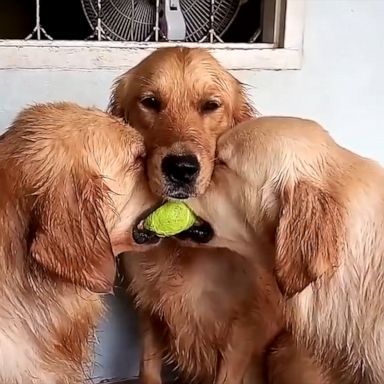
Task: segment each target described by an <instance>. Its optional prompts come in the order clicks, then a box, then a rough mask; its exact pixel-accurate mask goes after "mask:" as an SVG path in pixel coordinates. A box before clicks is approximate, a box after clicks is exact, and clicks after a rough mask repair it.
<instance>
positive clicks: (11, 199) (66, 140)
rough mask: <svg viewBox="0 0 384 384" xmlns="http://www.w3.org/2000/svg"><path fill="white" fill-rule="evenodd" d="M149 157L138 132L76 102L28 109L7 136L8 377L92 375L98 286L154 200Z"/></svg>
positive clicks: (3, 299)
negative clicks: (146, 170)
mask: <svg viewBox="0 0 384 384" xmlns="http://www.w3.org/2000/svg"><path fill="white" fill-rule="evenodd" d="M144 155H145V148H144V143H143V140H142V138H141V136H140V135H139V134H138V133H137V132H136V131H134V130H133V129H131V128H129V127H127V126H125V125H124V124H122V122H120V121H119V120H118V119H116V118H115V117H110V116H108V115H107V114H105V113H103V112H101V111H98V110H95V109H86V108H82V107H80V106H77V105H75V104H71V103H47V104H38V105H34V106H31V107H28V108H26V109H24V110H23V111H21V112H20V113H19V115H18V116H17V117H16V119H15V120H14V121H13V123H12V125H11V127H10V128H9V129H8V130H7V131H6V133H4V134H3V135H2V136H1V137H0V177H1V187H0V189H1V194H0V222H1V231H0V292H1V295H0V382H1V383H12V384H25V383H28V384H29V383H30V384H37V383H44V384H69V383H70V384H73V383H82V382H84V380H86V379H89V374H90V371H89V368H90V367H89V363H90V356H91V354H90V352H91V346H92V344H91V342H92V339H93V338H92V336H93V332H94V330H95V327H96V326H97V323H98V320H99V318H100V316H101V314H102V312H103V305H102V301H101V298H100V295H98V293H104V292H105V293H108V292H111V291H112V289H113V286H114V279H115V255H117V254H118V253H120V252H122V251H126V250H130V249H138V247H137V246H136V244H135V241H134V239H133V237H132V235H131V232H132V228H133V227H134V226H133V224H134V220H135V218H136V217H137V215H139V213H140V212H141V211H142V210H143V209H147V208H149V207H151V206H152V205H153V204H154V203H155V202H156V199H155V198H154V197H153V195H151V193H150V191H149V190H148V187H147V184H146V181H145V175H144V166H143V156H144ZM152 240H153V239H152Z"/></svg>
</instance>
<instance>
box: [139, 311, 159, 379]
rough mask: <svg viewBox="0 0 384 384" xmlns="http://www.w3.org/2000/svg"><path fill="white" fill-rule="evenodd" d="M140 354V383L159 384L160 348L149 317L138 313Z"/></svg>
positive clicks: (154, 328)
mask: <svg viewBox="0 0 384 384" xmlns="http://www.w3.org/2000/svg"><path fill="white" fill-rule="evenodd" d="M139 316H140V332H141V340H142V352H141V360H140V383H141V384H161V383H162V379H161V368H162V347H161V342H160V338H159V335H158V334H157V332H156V327H155V324H154V323H153V321H152V320H151V317H150V316H149V315H147V314H145V313H140V314H139Z"/></svg>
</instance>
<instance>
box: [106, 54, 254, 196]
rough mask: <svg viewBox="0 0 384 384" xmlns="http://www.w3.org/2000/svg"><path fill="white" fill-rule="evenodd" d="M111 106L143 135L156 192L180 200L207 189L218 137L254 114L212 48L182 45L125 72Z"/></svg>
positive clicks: (238, 84)
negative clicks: (192, 47)
mask: <svg viewBox="0 0 384 384" xmlns="http://www.w3.org/2000/svg"><path fill="white" fill-rule="evenodd" d="M109 110H110V112H111V113H112V114H114V115H116V116H119V117H122V118H124V119H125V121H126V122H129V123H130V124H131V125H132V126H133V127H134V128H136V129H138V130H139V131H140V132H141V133H142V134H143V135H144V138H145V143H146V147H147V151H148V174H149V180H150V186H151V189H152V191H153V192H154V193H156V194H158V195H162V196H165V197H171V198H176V199H185V198H188V197H190V196H195V195H199V194H201V193H203V192H204V190H205V189H206V187H207V186H208V184H209V181H210V179H211V174H212V169H213V160H214V156H215V149H216V140H217V137H218V136H219V135H220V134H221V133H222V132H224V131H225V130H227V129H228V128H231V127H233V126H234V125H235V124H238V123H240V122H242V121H245V120H247V119H249V118H251V117H252V116H253V115H254V110H253V109H252V107H251V105H250V103H249V102H248V100H247V98H246V95H245V92H244V89H243V87H242V86H241V84H240V83H239V81H237V80H236V79H235V78H234V77H233V76H232V75H231V74H230V73H229V72H228V71H226V70H225V69H224V68H223V67H222V66H221V65H220V64H219V63H218V62H217V61H216V60H215V59H214V58H213V57H212V56H211V55H210V54H209V53H208V51H206V50H203V49H196V48H195V49H191V48H182V47H179V48H177V47H176V48H163V49H159V50H157V51H155V52H154V53H152V54H151V55H150V56H148V57H147V58H146V59H145V60H143V61H142V62H141V63H139V64H138V65H137V66H136V67H134V68H132V69H131V70H129V71H128V72H127V73H125V74H123V75H122V76H120V77H119V78H118V79H117V80H116V82H115V86H114V89H113V92H112V95H111V100H110V105H109Z"/></svg>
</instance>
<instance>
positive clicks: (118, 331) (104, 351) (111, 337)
mask: <svg viewBox="0 0 384 384" xmlns="http://www.w3.org/2000/svg"><path fill="white" fill-rule="evenodd" d="M106 304H107V307H108V311H107V315H106V317H105V319H104V321H103V322H102V323H101V325H100V327H99V329H98V331H97V337H98V343H97V345H96V365H95V372H94V375H93V376H94V379H95V382H100V381H101V380H104V379H112V378H113V379H123V378H128V379H132V378H135V377H137V375H138V372H139V353H140V346H139V340H138V319H137V316H136V313H135V311H134V309H133V304H132V303H131V302H130V301H129V299H128V298H127V297H125V296H124V297H123V296H122V295H121V294H116V296H110V295H108V296H106Z"/></svg>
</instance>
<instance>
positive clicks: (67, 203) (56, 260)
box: [30, 176, 116, 293]
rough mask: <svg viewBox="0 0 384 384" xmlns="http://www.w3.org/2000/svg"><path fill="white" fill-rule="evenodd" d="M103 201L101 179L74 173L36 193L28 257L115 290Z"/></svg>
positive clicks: (94, 286)
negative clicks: (80, 177) (83, 177)
mask: <svg viewBox="0 0 384 384" xmlns="http://www.w3.org/2000/svg"><path fill="white" fill-rule="evenodd" d="M104 189H105V188H104ZM105 199H106V191H105V190H103V184H102V182H101V180H95V179H94V178H92V177H91V178H89V179H87V180H85V179H83V180H81V179H78V178H75V177H74V176H72V177H70V178H68V179H66V180H65V181H64V182H63V183H62V184H60V185H59V186H56V188H49V190H48V191H47V192H44V193H43V194H42V195H39V196H38V198H37V200H36V203H35V205H34V208H33V212H32V217H31V225H30V255H31V256H32V257H33V258H34V259H35V260H36V261H37V262H38V263H39V264H40V265H41V266H42V267H43V268H44V269H45V270H46V271H48V272H50V273H52V274H55V275H57V276H59V277H60V278H61V279H63V280H67V281H70V282H71V283H73V284H76V285H79V286H82V287H84V288H87V289H89V290H91V291H93V292H98V293H102V292H105V293H108V292H111V291H112V289H113V285H114V279H115V268H116V267H115V258H114V255H113V252H112V245H111V242H110V238H109V235H108V232H107V229H106V226H105V223H104V219H103V215H102V209H103V206H104V203H105V201H104V200H105ZM104 207H105V206H104Z"/></svg>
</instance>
